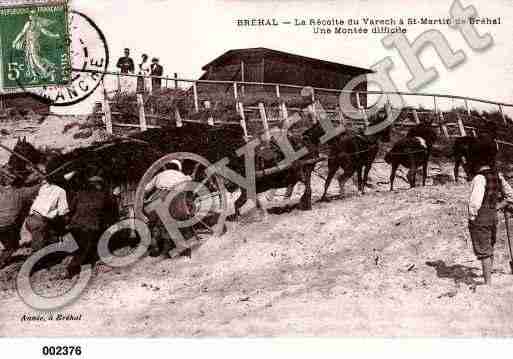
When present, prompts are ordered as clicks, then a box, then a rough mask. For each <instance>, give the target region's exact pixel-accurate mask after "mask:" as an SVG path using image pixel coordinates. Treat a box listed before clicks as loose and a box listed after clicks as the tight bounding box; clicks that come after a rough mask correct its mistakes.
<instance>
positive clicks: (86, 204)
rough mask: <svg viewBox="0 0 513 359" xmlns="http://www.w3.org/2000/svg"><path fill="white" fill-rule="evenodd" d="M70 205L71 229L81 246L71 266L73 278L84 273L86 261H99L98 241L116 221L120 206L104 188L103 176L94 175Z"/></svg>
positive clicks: (74, 255) (69, 271)
mask: <svg viewBox="0 0 513 359" xmlns="http://www.w3.org/2000/svg"><path fill="white" fill-rule="evenodd" d="M70 207H71V218H70V222H69V225H68V229H69V230H70V232H71V234H72V235H73V238H74V239H75V241H76V242H77V244H78V247H79V249H78V250H77V251H76V253H74V254H73V260H72V261H71V263H70V264H69V265H68V268H67V272H68V273H67V277H68V278H73V277H74V276H75V275H77V274H79V273H80V267H81V266H82V265H83V264H91V265H94V263H95V262H96V260H97V251H96V249H97V244H98V240H99V239H100V236H101V234H102V233H103V231H104V230H105V229H107V228H108V227H109V226H110V225H111V224H112V223H113V221H114V217H115V210H116V208H115V207H116V206H115V203H114V200H113V198H112V196H111V194H110V193H108V192H107V191H106V190H105V189H104V181H103V179H102V178H101V177H99V176H93V177H90V178H89V179H88V183H87V185H86V186H85V187H84V188H82V189H81V190H79V191H78V192H77V193H76V195H75V196H74V197H73V199H72V200H71V206H70Z"/></svg>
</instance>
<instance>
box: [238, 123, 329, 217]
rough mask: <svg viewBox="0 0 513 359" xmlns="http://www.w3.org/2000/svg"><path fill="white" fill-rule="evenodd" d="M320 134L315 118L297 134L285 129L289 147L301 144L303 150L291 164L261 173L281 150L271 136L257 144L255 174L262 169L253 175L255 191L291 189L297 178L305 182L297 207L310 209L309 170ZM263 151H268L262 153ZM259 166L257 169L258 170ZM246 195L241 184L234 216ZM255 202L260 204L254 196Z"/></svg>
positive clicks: (317, 152)
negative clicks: (262, 142) (255, 175)
mask: <svg viewBox="0 0 513 359" xmlns="http://www.w3.org/2000/svg"><path fill="white" fill-rule="evenodd" d="M323 134H324V131H323V130H322V127H321V126H320V124H319V123H318V122H316V123H314V124H313V125H311V127H309V128H307V129H306V130H303V131H301V134H299V133H298V132H297V131H295V133H294V132H292V131H291V132H289V131H287V133H286V136H287V138H288V140H289V142H290V144H291V145H292V148H293V149H294V150H295V151H297V150H299V149H300V148H301V147H303V146H304V147H305V148H306V149H307V153H306V154H305V155H304V156H303V157H302V158H300V159H298V160H296V161H294V162H293V163H292V164H291V166H289V167H287V168H284V169H282V170H277V171H273V172H272V173H271V171H269V173H268V174H266V173H265V169H269V168H272V167H273V166H275V165H276V164H277V163H278V162H280V161H281V160H282V159H283V158H282V156H283V155H282V154H281V150H280V149H279V146H278V145H277V144H276V143H275V142H274V141H273V139H271V141H270V142H269V144H265V143H264V144H263V146H261V147H260V149H259V148H257V150H256V153H255V157H256V158H255V163H256V167H257V168H256V170H257V174H258V173H259V172H263V173H262V175H261V176H257V177H256V179H255V182H256V183H255V184H256V194H257V195H258V194H259V193H263V192H266V191H268V190H271V189H277V188H284V187H287V191H288V192H289V191H290V192H291V189H293V188H294V186H295V185H296V184H297V183H298V182H301V183H303V184H304V185H305V190H304V192H303V195H302V196H301V199H300V201H299V209H301V210H311V209H312V186H311V179H312V172H313V170H314V168H315V163H316V162H317V160H318V159H319V145H320V138H321V137H322V135H323ZM266 152H267V154H268V155H266V154H265V153H266ZM242 166H243V163H241V162H240V161H239V162H238V168H239V169H241V168H243V167H242ZM259 170H260V171H259ZM247 200H248V195H247V190H246V189H245V188H241V194H240V196H239V197H238V198H237V199H236V200H235V203H234V207H235V217H236V218H238V217H239V216H240V209H241V207H242V206H243V205H244V204H245V203H246V202H247ZM256 205H257V207H258V208H261V207H262V206H261V204H260V201H259V200H258V198H257V199H256Z"/></svg>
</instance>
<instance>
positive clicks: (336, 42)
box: [59, 0, 513, 113]
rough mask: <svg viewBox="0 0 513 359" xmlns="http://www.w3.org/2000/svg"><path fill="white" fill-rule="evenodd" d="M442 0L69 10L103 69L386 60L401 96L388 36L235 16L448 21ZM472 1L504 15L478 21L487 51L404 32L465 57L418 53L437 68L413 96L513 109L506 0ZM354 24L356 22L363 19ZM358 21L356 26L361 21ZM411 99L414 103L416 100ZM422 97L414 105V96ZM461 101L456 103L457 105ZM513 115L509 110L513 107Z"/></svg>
mask: <svg viewBox="0 0 513 359" xmlns="http://www.w3.org/2000/svg"><path fill="white" fill-rule="evenodd" d="M450 4H451V2H449V1H446V0H429V1H425V0H416V1H406V0H389V1H373V0H336V1H331V0H317V1H316V0H304V1H300V0H279V1H278V0H275V1H271V0H187V1H177V0H131V1H130V2H128V1H121V0H73V1H72V6H73V7H74V8H75V9H77V10H80V11H82V12H84V13H85V14H87V15H88V16H89V17H91V18H92V19H93V20H94V21H95V22H96V24H97V25H98V26H99V27H100V29H101V30H102V31H103V32H104V34H105V36H106V38H107V42H108V47H109V51H110V54H111V66H110V69H111V70H113V71H115V67H114V65H115V63H116V60H117V58H118V57H119V56H121V54H122V50H123V48H125V47H129V48H131V49H132V56H133V58H134V61H135V62H136V63H137V62H138V61H139V59H140V55H141V54H142V53H147V54H149V56H150V58H151V57H153V56H157V57H159V58H160V62H161V63H162V64H163V65H164V72H165V74H167V75H170V76H172V74H173V73H174V72H176V73H178V76H179V77H182V78H191V79H197V78H198V77H199V76H201V74H202V71H201V67H202V66H203V65H205V64H206V63H208V62H209V61H211V60H212V59H214V58H216V57H217V56H219V55H221V54H222V53H224V52H226V51H227V50H230V49H236V48H247V47H267V48H272V49H277V50H282V51H287V52H291V53H295V54H299V55H304V56H309V57H313V58H319V59H323V60H329V61H333V62H338V63H342V64H348V65H354V66H359V67H365V68H369V67H370V66H372V65H373V64H375V63H378V62H379V61H380V60H382V59H383V58H385V57H387V56H388V57H390V58H391V59H392V61H393V62H394V69H393V70H392V72H391V76H392V78H393V80H394V82H395V83H396V85H397V87H398V88H399V89H400V90H407V87H406V83H407V81H408V80H409V79H410V77H411V75H410V73H409V71H408V69H407V67H406V66H405V64H404V62H403V61H402V59H401V57H400V55H399V53H398V52H397V51H396V50H394V49H387V48H385V47H384V46H383V45H382V43H381V40H382V38H383V37H384V36H385V35H382V34H367V35H346V36H344V35H324V36H323V35H319V34H314V33H313V31H312V28H311V27H308V26H306V27H299V26H290V25H289V26H278V27H272V28H271V27H238V26H236V21H237V19H246V18H276V19H278V21H287V20H288V21H294V19H295V18H306V19H308V18H325V17H328V18H331V17H336V18H344V19H347V18H349V17H352V18H358V19H361V18H362V17H365V16H368V17H376V18H388V17H396V18H397V17H405V18H406V17H420V16H429V17H447V16H448V14H449V7H450ZM462 5H463V6H469V5H473V6H475V8H476V9H477V12H478V15H479V16H481V17H483V16H487V17H490V18H496V17H499V16H500V17H501V25H480V26H479V27H478V31H479V32H480V33H481V34H483V33H490V35H491V36H492V38H493V40H494V44H493V46H491V47H490V48H489V49H488V50H486V51H484V52H481V53H478V52H474V51H473V50H472V49H471V48H470V47H469V46H468V45H467V44H466V43H465V41H464V40H463V37H462V35H461V34H460V33H459V31H457V30H453V29H450V28H449V27H448V26H447V25H440V26H426V25H423V26H421V25H419V26H408V27H407V30H408V32H407V33H406V36H407V37H408V39H409V40H410V41H413V40H414V39H415V37H416V36H418V35H419V34H421V33H422V31H426V30H429V29H437V30H440V31H441V32H442V33H443V34H444V35H445V36H446V38H447V39H448V41H449V44H450V45H451V47H452V48H453V50H463V51H464V53H465V55H466V61H465V62H464V63H463V64H461V65H460V66H458V67H457V68H455V69H453V70H451V71H448V70H446V69H445V68H444V66H443V63H442V62H441V60H440V59H439V58H438V56H437V55H436V53H435V51H434V50H433V49H432V48H430V47H427V48H425V49H424V50H423V52H422V54H421V59H422V61H423V63H424V64H425V66H426V67H429V66H435V67H436V69H437V70H438V72H439V78H438V79H437V80H436V81H434V82H432V83H430V84H429V85H428V86H425V87H424V88H422V89H420V90H418V92H430V93H442V94H455V95H461V96H471V97H477V98H485V99H490V100H495V101H502V102H508V103H513V87H512V83H513V61H512V60H513V26H512V25H513V2H511V1H510V0H486V1H483V0H477V1H476V0H472V1H466V0H464V1H462ZM360 21H361V20H360ZM360 25H361V23H360ZM98 99H99V93H98V94H95V96H93V98H92V99H90V100H89V101H86V102H84V103H82V104H81V105H79V106H73V107H69V108H63V109H59V111H61V112H63V111H64V112H67V113H73V112H87V111H90V109H91V108H92V104H93V102H94V101H95V100H98ZM415 101H416V100H415ZM419 101H420V100H419ZM457 105H459V104H457ZM512 113H513V111H512Z"/></svg>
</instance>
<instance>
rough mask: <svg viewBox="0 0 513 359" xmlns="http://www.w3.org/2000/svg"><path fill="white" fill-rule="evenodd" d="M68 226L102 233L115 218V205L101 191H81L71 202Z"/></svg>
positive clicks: (108, 196) (105, 193)
mask: <svg viewBox="0 0 513 359" xmlns="http://www.w3.org/2000/svg"><path fill="white" fill-rule="evenodd" d="M70 207H71V208H70V209H71V219H70V222H69V226H70V227H71V228H73V227H81V228H83V229H88V230H93V231H103V230H105V229H106V228H107V227H108V226H110V225H111V224H112V223H113V221H114V219H115V217H116V211H115V207H116V206H115V203H114V201H113V200H112V198H111V197H110V195H109V194H108V193H107V192H105V191H102V190H87V191H86V190H81V191H78V192H76V193H75V195H74V196H73V199H72V200H71V206H70Z"/></svg>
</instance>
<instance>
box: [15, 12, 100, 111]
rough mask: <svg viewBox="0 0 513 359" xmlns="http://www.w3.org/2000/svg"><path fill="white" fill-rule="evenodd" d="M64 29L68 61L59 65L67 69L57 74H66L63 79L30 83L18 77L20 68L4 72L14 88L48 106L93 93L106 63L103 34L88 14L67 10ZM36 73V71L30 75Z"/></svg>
mask: <svg viewBox="0 0 513 359" xmlns="http://www.w3.org/2000/svg"><path fill="white" fill-rule="evenodd" d="M68 29H69V37H68V39H67V40H66V46H67V47H69V61H67V65H66V66H65V65H62V66H61V70H62V71H63V72H66V71H67V73H66V74H62V75H61V77H62V78H66V81H65V83H62V84H49V85H42V86H31V84H30V81H28V82H27V81H21V79H22V77H21V74H22V72H21V71H20V70H19V69H18V70H17V69H14V68H13V69H11V72H10V73H9V72H8V76H9V75H11V76H12V77H15V78H16V79H17V81H16V82H17V87H18V91H23V92H25V93H29V94H31V95H34V96H37V97H41V98H43V99H45V100H46V101H47V102H49V104H50V105H51V106H71V105H74V104H77V103H79V102H81V101H83V100H85V99H86V98H88V97H89V96H91V95H92V94H93V93H94V91H95V90H96V89H97V88H98V86H99V85H100V84H101V82H102V80H103V77H104V72H106V71H107V67H108V64H109V50H108V46H107V41H106V38H105V35H104V34H103V33H102V31H101V30H100V28H99V27H98V26H97V25H96V24H95V23H94V21H93V20H92V19H91V18H89V17H88V16H87V15H85V14H83V13H81V12H78V11H75V10H71V11H70V12H69V25H68ZM14 53H15V50H13V51H12V53H11V58H12V57H13V54H14ZM11 62H12V61H11ZM63 62H64V60H63ZM8 71H9V70H8ZM37 75H38V74H37V73H36V74H35V75H34V76H37Z"/></svg>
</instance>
